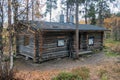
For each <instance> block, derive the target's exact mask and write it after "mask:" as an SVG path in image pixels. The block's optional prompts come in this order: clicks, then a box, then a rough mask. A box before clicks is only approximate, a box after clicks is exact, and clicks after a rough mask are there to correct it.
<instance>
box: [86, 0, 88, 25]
mask: <svg viewBox="0 0 120 80" xmlns="http://www.w3.org/2000/svg"><path fill="white" fill-rule="evenodd" d="M87 6H88V5H87V1H86V2H85V24H87V23H88V22H87Z"/></svg>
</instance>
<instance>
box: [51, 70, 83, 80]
mask: <svg viewBox="0 0 120 80" xmlns="http://www.w3.org/2000/svg"><path fill="white" fill-rule="evenodd" d="M52 80H82V78H81V77H80V76H79V75H77V74H73V73H71V72H61V73H60V74H58V76H56V77H54V78H53V79H52Z"/></svg>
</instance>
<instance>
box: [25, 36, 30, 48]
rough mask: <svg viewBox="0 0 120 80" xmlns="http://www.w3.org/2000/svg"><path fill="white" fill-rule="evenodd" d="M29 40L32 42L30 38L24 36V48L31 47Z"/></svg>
mask: <svg viewBox="0 0 120 80" xmlns="http://www.w3.org/2000/svg"><path fill="white" fill-rule="evenodd" d="M29 40H30V38H29V36H24V46H27V45H29V42H30V41H29Z"/></svg>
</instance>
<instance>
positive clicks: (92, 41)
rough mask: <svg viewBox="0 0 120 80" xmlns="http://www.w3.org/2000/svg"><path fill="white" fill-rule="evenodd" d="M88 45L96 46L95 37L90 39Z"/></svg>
mask: <svg viewBox="0 0 120 80" xmlns="http://www.w3.org/2000/svg"><path fill="white" fill-rule="evenodd" d="M88 43H89V45H90V46H92V45H94V37H90V38H89V40H88Z"/></svg>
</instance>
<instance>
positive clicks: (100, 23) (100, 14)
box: [99, 0, 103, 27]
mask: <svg viewBox="0 0 120 80" xmlns="http://www.w3.org/2000/svg"><path fill="white" fill-rule="evenodd" d="M102 4H103V0H101V1H100V2H99V7H100V10H99V26H101V27H102V26H103V16H102Z"/></svg>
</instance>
